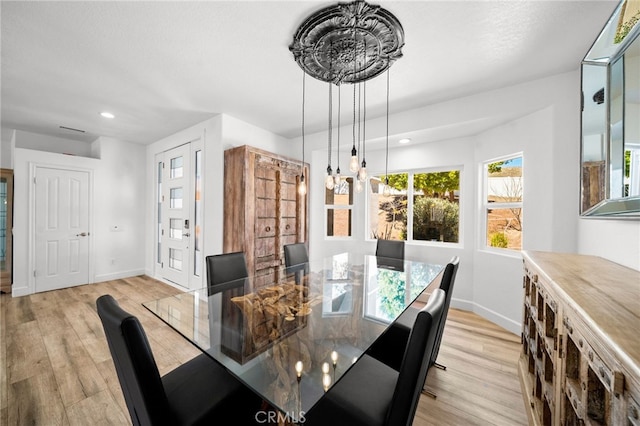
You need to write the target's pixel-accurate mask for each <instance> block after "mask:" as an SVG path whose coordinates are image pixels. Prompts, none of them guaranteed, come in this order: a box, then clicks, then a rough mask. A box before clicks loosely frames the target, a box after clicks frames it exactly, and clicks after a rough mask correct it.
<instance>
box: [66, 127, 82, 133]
mask: <svg viewBox="0 0 640 426" xmlns="http://www.w3.org/2000/svg"><path fill="white" fill-rule="evenodd" d="M60 128H61V129H64V130H71V131H72V132H80V133H85V131H84V130H80V129H74V128H73V127H66V126H60Z"/></svg>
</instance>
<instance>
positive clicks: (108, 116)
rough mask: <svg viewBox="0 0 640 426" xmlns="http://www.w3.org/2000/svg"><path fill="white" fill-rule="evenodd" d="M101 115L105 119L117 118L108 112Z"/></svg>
mask: <svg viewBox="0 0 640 426" xmlns="http://www.w3.org/2000/svg"><path fill="white" fill-rule="evenodd" d="M100 115H101V116H103V117H104V118H115V115H113V114H111V113H110V112H107V111H104V112H101V113H100Z"/></svg>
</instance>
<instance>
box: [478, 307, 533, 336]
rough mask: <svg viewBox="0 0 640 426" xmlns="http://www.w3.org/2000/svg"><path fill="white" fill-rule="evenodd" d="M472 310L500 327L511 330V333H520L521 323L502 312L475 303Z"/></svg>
mask: <svg viewBox="0 0 640 426" xmlns="http://www.w3.org/2000/svg"><path fill="white" fill-rule="evenodd" d="M473 312H475V313H476V314H478V315H480V316H481V317H483V318H486V319H488V320H489V321H491V322H493V323H495V324H498V325H499V326H500V327H502V328H504V329H506V330H508V331H510V332H512V333H513V334H517V335H520V333H521V332H522V323H519V322H517V321H514V320H512V319H511V318H507V317H505V316H504V315H502V314H499V313H497V312H495V311H493V310H491V309H487V308H485V307H484V306H480V305H477V304H476V305H475V306H474V308H473Z"/></svg>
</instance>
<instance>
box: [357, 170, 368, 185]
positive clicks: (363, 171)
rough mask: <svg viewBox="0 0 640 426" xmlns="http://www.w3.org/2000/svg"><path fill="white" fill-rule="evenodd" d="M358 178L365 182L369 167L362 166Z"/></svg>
mask: <svg viewBox="0 0 640 426" xmlns="http://www.w3.org/2000/svg"><path fill="white" fill-rule="evenodd" d="M358 179H360V181H361V182H364V181H365V180H367V168H366V167H361V168H360V173H358Z"/></svg>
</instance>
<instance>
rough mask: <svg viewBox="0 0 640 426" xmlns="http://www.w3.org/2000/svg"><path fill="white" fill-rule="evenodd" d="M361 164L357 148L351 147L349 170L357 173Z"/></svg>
mask: <svg viewBox="0 0 640 426" xmlns="http://www.w3.org/2000/svg"><path fill="white" fill-rule="evenodd" d="M359 168H360V165H359V164H358V154H357V152H356V148H355V147H354V148H352V149H351V161H350V162H349V170H351V171H352V172H353V173H357V172H358V169H359Z"/></svg>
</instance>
